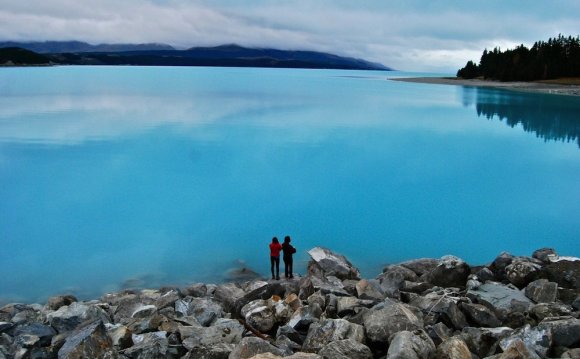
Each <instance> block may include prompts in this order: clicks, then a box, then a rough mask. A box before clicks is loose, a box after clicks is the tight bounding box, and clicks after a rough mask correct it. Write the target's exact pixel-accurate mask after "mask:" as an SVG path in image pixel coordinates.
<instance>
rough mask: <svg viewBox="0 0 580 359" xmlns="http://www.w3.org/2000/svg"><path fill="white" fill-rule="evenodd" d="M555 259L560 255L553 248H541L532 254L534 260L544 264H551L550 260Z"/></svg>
mask: <svg viewBox="0 0 580 359" xmlns="http://www.w3.org/2000/svg"><path fill="white" fill-rule="evenodd" d="M555 257H558V254H557V253H556V250H555V249H553V248H540V249H536V250H535V251H534V253H532V258H535V259H537V260H539V261H542V262H544V263H550V262H551V260H550V259H551V258H555Z"/></svg>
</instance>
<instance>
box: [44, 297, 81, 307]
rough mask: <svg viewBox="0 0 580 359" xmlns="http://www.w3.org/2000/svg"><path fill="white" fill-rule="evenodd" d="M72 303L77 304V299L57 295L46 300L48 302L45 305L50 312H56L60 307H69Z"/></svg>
mask: <svg viewBox="0 0 580 359" xmlns="http://www.w3.org/2000/svg"><path fill="white" fill-rule="evenodd" d="M74 302H78V300H77V298H76V297H75V296H74V295H70V294H67V295H58V296H55V297H50V298H48V302H47V303H46V307H47V308H48V309H50V310H58V308H60V307H64V306H65V305H71V304H72V303H74Z"/></svg>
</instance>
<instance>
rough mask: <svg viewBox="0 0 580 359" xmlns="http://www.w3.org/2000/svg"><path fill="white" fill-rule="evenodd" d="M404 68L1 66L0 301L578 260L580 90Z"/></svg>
mask: <svg viewBox="0 0 580 359" xmlns="http://www.w3.org/2000/svg"><path fill="white" fill-rule="evenodd" d="M423 75H425V74H416V73H403V72H373V71H342V70H296V69H251V68H201V67H200V68H191V67H189V68H171V67H156V68H153V67H72V66H71V67H50V68H1V69H0V273H2V275H1V276H0V302H2V303H4V302H10V301H23V302H35V301H43V300H46V298H47V297H48V296H51V295H55V294H61V293H64V292H67V293H73V294H76V295H77V296H79V297H80V298H90V297H92V296H98V295H100V294H102V293H105V292H108V291H113V290H119V289H121V288H123V287H129V286H145V287H156V286H161V285H166V284H167V285H183V284H187V283H193V282H198V281H207V282H214V283H215V282H220V281H223V280H226V279H227V278H228V271H230V270H231V269H235V268H239V267H240V266H247V267H249V268H251V269H253V270H255V271H257V272H259V273H261V274H263V275H268V274H269V265H270V262H269V258H268V257H269V251H268V244H269V242H270V240H271V238H272V236H278V237H279V238H280V237H282V238H283V237H284V236H285V235H290V236H291V237H292V238H293V242H292V243H293V244H294V245H295V247H297V249H298V253H297V255H296V257H295V271H296V272H298V273H301V274H303V273H304V272H305V269H306V263H307V260H308V255H307V253H306V250H308V249H310V248H312V247H314V246H325V247H329V248H332V249H333V250H335V251H337V252H339V253H342V254H344V255H346V256H347V257H348V258H349V259H351V261H352V262H353V263H354V264H355V265H356V266H358V267H359V268H360V269H361V270H362V272H363V275H365V276H367V277H374V276H376V275H377V274H378V273H380V271H381V269H382V267H383V266H384V265H385V264H388V263H393V262H399V261H402V260H406V259H410V258H417V257H440V256H442V255H445V254H453V255H456V256H459V257H461V258H463V259H465V260H466V261H468V262H469V263H470V264H483V263H488V262H490V261H492V260H493V259H494V258H495V256H496V255H497V254H499V253H500V252H501V251H509V252H511V253H513V254H518V255H530V254H531V253H532V251H533V250H535V249H537V248H540V247H546V246H547V247H553V248H555V249H556V250H557V252H558V253H559V254H561V255H573V256H580V244H579V243H580V139H579V136H580V97H571V96H557V95H541V94H532V93H522V92H512V91H507V90H494V89H483V88H470V87H460V86H449V85H429V84H415V83H404V82H396V81H391V80H389V78H393V77H412V76H423Z"/></svg>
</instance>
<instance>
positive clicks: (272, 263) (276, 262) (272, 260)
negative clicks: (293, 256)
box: [270, 257, 280, 279]
mask: <svg viewBox="0 0 580 359" xmlns="http://www.w3.org/2000/svg"><path fill="white" fill-rule="evenodd" d="M274 266H276V276H274ZM270 270H271V271H272V279H274V278H276V279H280V257H270Z"/></svg>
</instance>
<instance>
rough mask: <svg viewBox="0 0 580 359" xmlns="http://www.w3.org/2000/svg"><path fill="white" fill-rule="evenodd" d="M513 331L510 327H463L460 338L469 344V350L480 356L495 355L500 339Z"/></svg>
mask: <svg viewBox="0 0 580 359" xmlns="http://www.w3.org/2000/svg"><path fill="white" fill-rule="evenodd" d="M512 332H513V329H511V328H508V327H499V328H475V327H467V328H463V330H462V332H461V334H460V338H461V339H462V340H463V341H464V342H465V343H466V344H467V347H468V348H469V351H470V352H472V353H474V354H476V355H477V356H478V357H480V358H485V357H488V356H490V355H493V354H494V353H495V351H496V348H497V342H498V340H499V339H502V338H505V337H507V336H509V335H511V333H512Z"/></svg>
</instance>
